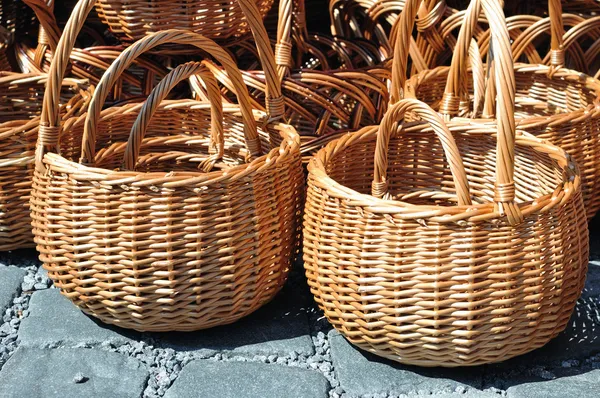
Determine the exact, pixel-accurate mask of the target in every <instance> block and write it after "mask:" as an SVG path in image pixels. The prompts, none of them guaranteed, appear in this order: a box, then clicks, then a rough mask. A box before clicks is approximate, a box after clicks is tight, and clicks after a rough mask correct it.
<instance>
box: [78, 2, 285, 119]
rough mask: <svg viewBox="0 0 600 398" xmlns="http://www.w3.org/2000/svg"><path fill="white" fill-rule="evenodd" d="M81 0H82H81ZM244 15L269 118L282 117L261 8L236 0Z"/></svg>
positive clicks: (282, 99)
mask: <svg viewBox="0 0 600 398" xmlns="http://www.w3.org/2000/svg"><path fill="white" fill-rule="evenodd" d="M80 1H81V0H80ZM236 1H237V2H238V4H239V5H240V7H241V8H242V11H243V12H244V15H245V17H246V20H247V21H248V24H249V25H250V28H251V29H250V30H251V31H252V36H253V37H254V41H255V43H256V49H257V51H258V57H259V58H260V63H261V65H262V68H263V70H264V72H265V81H266V83H267V96H266V100H265V101H266V104H265V105H266V109H267V114H268V115H269V119H273V120H274V119H280V118H282V117H283V115H284V113H285V101H284V98H283V95H282V93H281V78H280V76H279V74H278V73H277V66H276V65H275V57H274V55H273V48H272V47H271V41H270V40H269V35H268V34H267V29H266V28H265V24H264V23H263V19H262V16H261V14H260V10H259V9H258V6H257V5H256V2H255V1H254V0H236Z"/></svg>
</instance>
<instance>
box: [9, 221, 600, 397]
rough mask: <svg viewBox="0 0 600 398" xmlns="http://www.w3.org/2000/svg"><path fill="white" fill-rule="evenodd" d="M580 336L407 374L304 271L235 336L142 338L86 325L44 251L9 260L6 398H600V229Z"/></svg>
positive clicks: (574, 323)
mask: <svg viewBox="0 0 600 398" xmlns="http://www.w3.org/2000/svg"><path fill="white" fill-rule="evenodd" d="M591 229H592V235H591V244H592V251H591V260H592V261H591V263H590V270H589V273H588V279H587V282H586V288H585V291H584V293H583V295H582V297H581V299H580V300H579V302H578V305H577V308H576V311H575V313H574V315H573V317H572V319H571V322H570V324H569V327H568V329H567V330H566V331H565V332H564V333H562V334H561V335H560V336H559V337H557V338H556V339H555V340H553V341H552V342H550V343H549V344H548V345H546V346H545V347H543V348H541V349H539V350H537V351H535V352H533V353H530V354H527V355H524V356H521V357H519V358H515V359H512V360H509V361H506V362H504V363H500V364H495V365H488V366H480V367H474V368H463V369H440V368H433V369H431V368H417V367H412V366H402V365H399V364H396V363H393V362H390V361H387V360H384V359H380V358H378V357H375V356H373V355H372V354H369V353H366V352H364V351H361V350H359V349H357V348H355V347H354V346H352V345H350V344H349V343H348V342H347V341H346V340H345V339H344V338H343V337H342V336H341V335H340V334H338V333H337V332H336V331H333V330H331V327H330V326H329V325H328V323H327V321H326V320H325V319H323V317H322V314H321V313H320V312H319V311H318V309H317V308H316V307H315V305H314V304H313V301H312V299H311V297H310V294H309V293H308V289H307V288H306V284H305V281H304V279H303V276H302V270H301V269H300V267H297V268H298V269H296V270H295V271H294V272H293V273H292V276H291V277H290V281H289V282H288V284H287V285H286V287H285V288H284V289H283V291H282V292H281V293H280V295H279V296H277V297H276V299H275V300H274V301H273V302H272V303H270V304H269V305H267V306H266V307H265V308H263V309H261V310H259V311H258V312H256V313H255V314H253V315H251V316H249V317H247V318H246V319H243V320H241V321H239V322H238V323H236V324H234V325H228V326H224V327H219V328H215V329H211V330H207V331H200V332H194V333H138V332H133V331H128V330H124V329H119V328H117V327H113V326H107V325H103V324H102V323H100V322H98V321H97V320H95V319H93V318H90V317H88V316H86V315H84V314H83V313H82V312H81V311H79V310H78V309H77V308H76V307H74V306H73V305H72V304H71V303H70V302H69V301H68V300H67V299H65V298H64V297H62V296H61V295H60V294H59V292H58V290H56V289H54V288H52V286H51V284H50V281H49V280H48V278H47V276H46V274H45V272H44V271H43V270H42V269H40V267H39V263H38V261H37V259H36V253H35V252H34V251H33V250H26V251H16V252H12V253H2V254H0V316H1V317H2V318H0V398H5V397H16V398H36V397H61V398H62V397H165V398H179V397H181V398H186V397H193V398H204V397H207V398H208V397H210V398H219V397H232V398H233V397H235V398H250V397H265V398H278V397H294V398H295V397H307V398H313V397H314V398H328V397H332V398H339V397H365V398H366V397H373V398H375V397H378V398H384V397H419V396H424V395H427V396H434V397H438V398H440V397H444V398H446V397H448V398H459V397H463V398H472V397H482V398H487V397H501V396H503V397H511V398H537V397H540V398H542V397H543V398H554V397H556V398H559V397H560V398H563V397H577V398H597V397H600V220H598V221H595V222H594V223H592V226H591Z"/></svg>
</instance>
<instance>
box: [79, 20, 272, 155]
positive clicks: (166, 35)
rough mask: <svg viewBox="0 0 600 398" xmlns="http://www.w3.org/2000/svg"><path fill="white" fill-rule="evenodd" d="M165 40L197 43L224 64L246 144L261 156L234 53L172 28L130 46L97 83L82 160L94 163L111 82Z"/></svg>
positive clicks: (200, 36)
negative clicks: (230, 82) (103, 111)
mask: <svg viewBox="0 0 600 398" xmlns="http://www.w3.org/2000/svg"><path fill="white" fill-rule="evenodd" d="M166 43H175V44H186V45H192V46H195V47H197V48H199V49H201V50H204V51H205V52H207V53H208V54H210V55H211V56H213V57H214V58H215V59H216V60H217V61H218V62H220V63H221V65H223V67H224V68H225V70H226V71H227V73H228V75H229V76H230V79H231V80H232V81H233V82H234V84H236V89H237V90H238V93H237V95H238V98H239V105H240V109H241V111H242V117H243V119H244V137H245V139H246V146H247V148H248V151H249V152H250V154H251V155H252V156H259V155H260V154H261V148H260V140H259V138H258V132H257V129H256V121H255V120H254V116H253V114H252V106H251V104H250V95H249V94H248V89H247V88H246V86H245V85H244V80H243V78H242V74H241V72H240V70H239V69H238V68H237V66H236V63H235V61H234V60H233V58H231V55H229V53H228V52H227V51H226V50H224V49H223V48H222V47H220V46H219V45H218V44H216V43H215V42H214V41H212V40H210V39H208V38H206V37H204V36H202V35H200V34H198V33H193V32H190V31H186V30H176V29H171V30H165V31H160V32H156V33H151V34H149V35H147V36H146V37H144V38H143V39H140V40H138V41H137V42H135V43H134V44H132V45H131V46H129V47H127V48H126V49H125V50H124V51H123V52H122V53H121V54H120V55H119V56H118V57H117V59H116V60H115V62H113V64H112V65H111V66H110V68H108V70H107V71H106V73H105V74H104V75H103V76H102V79H101V80H100V83H98V86H97V87H96V91H95V92H94V96H93V97H92V101H91V102H90V106H89V112H88V113H87V116H86V119H85V126H84V131H83V144H82V148H81V162H91V161H93V160H94V157H95V151H96V149H95V143H96V128H97V126H98V119H99V118H100V112H101V111H102V106H103V104H104V101H105V100H106V97H107V95H108V92H109V91H110V88H111V87H112V85H113V84H114V83H115V82H116V81H117V79H118V78H119V76H120V75H121V73H122V72H123V71H124V70H125V69H127V67H129V65H131V63H132V62H133V61H134V60H135V59H136V58H137V57H138V56H140V55H142V54H143V53H145V52H147V51H149V50H152V49H153V48H155V47H157V46H160V45H162V44H166Z"/></svg>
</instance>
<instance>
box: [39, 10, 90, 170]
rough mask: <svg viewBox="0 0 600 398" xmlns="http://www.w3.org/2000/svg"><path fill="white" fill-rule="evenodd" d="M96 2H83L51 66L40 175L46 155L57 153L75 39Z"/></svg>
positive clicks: (41, 136)
mask: <svg viewBox="0 0 600 398" xmlns="http://www.w3.org/2000/svg"><path fill="white" fill-rule="evenodd" d="M94 4H95V0H79V1H78V2H77V4H76V5H75V7H74V8H73V12H72V13H71V17H70V18H69V21H68V22H67V25H66V26H65V29H64V32H63V34H62V35H61V37H60V40H59V42H58V45H57V47H56V52H55V54H54V57H53V58H52V63H51V64H50V71H49V72H48V83H47V84H46V92H45V94H44V102H43V105H42V112H41V115H40V126H39V131H38V140H37V145H36V153H35V165H36V166H35V167H36V169H37V170H38V171H39V172H44V171H45V167H44V163H43V159H44V154H45V153H46V152H47V151H53V150H56V149H57V147H58V139H59V136H60V127H61V125H60V115H59V99H60V87H61V82H62V80H63V78H64V76H65V71H66V69H67V64H68V63H69V59H70V56H71V51H73V46H74V45H75V39H76V38H77V35H78V34H79V32H80V31H81V29H82V28H83V24H84V23H85V20H86V18H87V15H88V14H89V13H90V11H91V10H92V8H93V7H94Z"/></svg>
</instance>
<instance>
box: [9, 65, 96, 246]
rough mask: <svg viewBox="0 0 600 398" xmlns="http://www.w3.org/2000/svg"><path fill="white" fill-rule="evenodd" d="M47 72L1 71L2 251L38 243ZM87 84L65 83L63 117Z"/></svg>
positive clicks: (82, 97) (78, 105)
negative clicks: (32, 201) (39, 146)
mask: <svg viewBox="0 0 600 398" xmlns="http://www.w3.org/2000/svg"><path fill="white" fill-rule="evenodd" d="M47 80H48V79H47V76H46V75H45V74H23V73H11V72H0V93H1V95H0V147H1V148H2V149H1V151H2V159H1V160H0V187H1V188H0V206H1V207H2V212H0V251H7V250H14V249H19V248H24V247H33V246H34V244H33V235H32V233H31V219H30V217H29V194H30V190H31V179H32V177H33V166H34V150H35V143H36V140H37V131H36V129H35V127H36V126H37V124H38V123H39V118H38V116H39V115H40V114H41V111H42V101H43V94H44V90H45V87H46V81H47ZM87 88H88V86H87V83H86V82H85V81H81V80H74V79H65V80H64V81H63V84H62V87H60V98H59V99H60V103H61V104H67V105H66V106H63V107H62V108H61V114H62V115H63V116H64V117H67V116H71V115H74V114H77V113H78V112H80V111H81V109H82V105H83V104H84V103H85V101H86V100H87V99H89V96H90V93H89V92H88V91H87Z"/></svg>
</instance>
